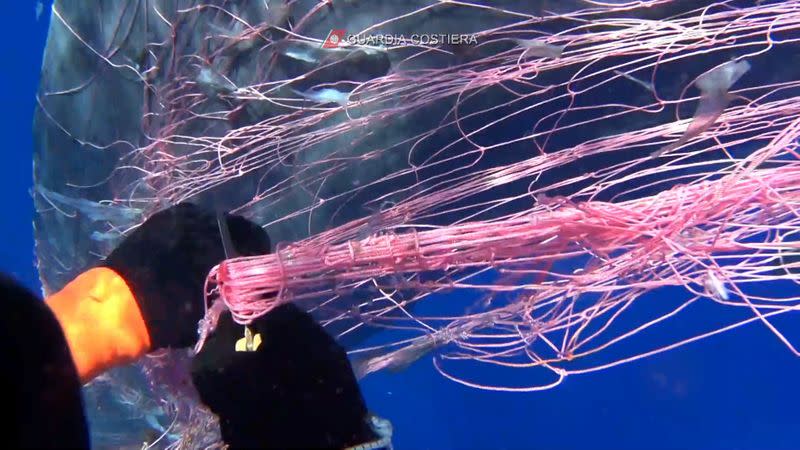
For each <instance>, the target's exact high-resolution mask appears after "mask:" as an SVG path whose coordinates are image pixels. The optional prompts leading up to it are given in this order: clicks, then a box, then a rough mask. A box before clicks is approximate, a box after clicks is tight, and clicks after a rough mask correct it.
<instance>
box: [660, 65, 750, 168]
mask: <svg viewBox="0 0 800 450" xmlns="http://www.w3.org/2000/svg"><path fill="white" fill-rule="evenodd" d="M748 70H750V63H748V62H747V61H745V60H741V61H728V62H727V63H725V64H722V65H721V66H717V67H715V68H713V69H711V70H709V71H708V72H706V73H704V74H702V75H700V76H699V77H698V78H697V81H695V83H694V85H695V86H696V87H697V88H698V89H700V103H698V105H697V111H695V113H694V116H693V117H692V121H691V122H690V123H689V127H688V128H687V129H686V131H685V132H684V133H683V135H681V137H680V138H679V139H678V140H677V141H675V142H673V143H672V144H669V145H667V146H664V147H661V148H660V149H658V150H656V151H655V152H653V153H652V154H651V156H652V157H654V158H655V157H659V156H661V155H663V154H665V153H669V152H671V151H672V150H675V149H676V148H678V147H680V146H682V145H683V144H685V143H687V142H689V140H690V139H692V138H694V137H696V136H699V135H700V134H702V133H703V132H705V131H706V130H708V129H709V128H711V126H712V125H714V123H715V122H716V121H717V119H719V116H721V115H722V112H723V111H724V110H725V108H726V107H727V106H728V103H730V101H731V97H730V95H729V94H728V90H729V89H730V88H731V86H733V84H734V83H736V82H737V81H738V80H739V78H741V77H742V75H744V74H745V73H746V72H747V71H748Z"/></svg>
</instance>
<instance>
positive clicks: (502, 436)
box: [0, 0, 800, 450]
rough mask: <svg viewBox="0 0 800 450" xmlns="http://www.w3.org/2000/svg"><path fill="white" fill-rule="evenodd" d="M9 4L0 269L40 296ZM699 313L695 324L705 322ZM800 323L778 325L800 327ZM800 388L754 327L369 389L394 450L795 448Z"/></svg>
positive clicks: (396, 378) (787, 360) (15, 5)
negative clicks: (527, 380) (680, 344)
mask: <svg viewBox="0 0 800 450" xmlns="http://www.w3.org/2000/svg"><path fill="white" fill-rule="evenodd" d="M110 1H115V0H110ZM120 1H121V0H120ZM6 3H7V4H6V5H4V11H5V12H6V15H5V26H4V28H3V33H4V36H3V40H2V42H3V46H4V51H3V54H2V61H3V67H2V70H0V77H1V78H0V86H1V87H2V89H3V97H4V98H5V101H4V102H3V111H4V113H3V120H2V127H3V129H2V134H0V136H2V137H3V138H4V142H3V152H2V154H3V161H2V164H0V183H1V186H2V191H1V192H2V195H3V200H4V201H3V202H2V213H0V217H2V220H0V237H2V239H3V243H2V245H0V269H2V270H3V271H4V272H6V273H9V272H10V273H12V274H14V275H15V276H16V277H17V278H18V279H20V280H21V281H22V282H23V283H25V284H26V285H27V286H29V287H31V288H34V289H37V291H38V281H37V278H36V274H35V268H34V253H33V237H32V226H31V221H32V202H31V198H30V196H29V194H28V189H29V188H30V186H31V183H32V181H31V171H32V170H31V149H32V139H31V121H32V116H33V107H34V102H35V98H34V95H35V91H36V86H37V82H38V81H37V80H38V74H39V70H40V65H41V57H42V49H43V48H44V42H45V37H46V32H47V20H48V17H49V14H48V11H49V9H48V8H49V6H48V7H46V9H45V13H44V14H43V15H42V19H41V20H40V21H39V22H36V21H35V13H34V11H35V2H33V1H19V2H6ZM709 311H710V313H714V312H715V311H719V309H718V308H717V309H715V310H709ZM703 314H704V313H702V312H701V313H695V316H693V317H692V318H691V321H693V322H694V323H695V324H696V325H702V323H703V322H704V321H706V320H710V319H711V318H710V317H708V316H704V315H703ZM796 320H797V319H796V317H792V316H789V317H786V318H784V320H781V321H780V324H781V325H782V327H783V329H784V330H787V329H788V330H789V331H792V329H794V330H798V328H799V327H798V325H797V322H796ZM796 334H797V333H796ZM799 385H800V359H798V358H797V357H795V356H793V355H792V354H791V353H790V352H789V351H788V350H787V349H786V348H785V347H784V346H783V345H782V344H781V343H780V342H778V340H777V339H776V338H775V337H774V336H773V335H772V334H770V333H769V332H768V331H767V330H766V329H765V328H764V327H763V326H760V325H753V326H749V327H747V328H743V329H740V330H737V331H734V332H732V333H728V334H725V335H722V336H719V337H716V338H712V339H709V340H706V341H703V342H700V343H697V344H693V345H689V346H687V347H684V348H681V349H679V350H676V351H673V352H670V353H667V354H664V355H660V356H656V357H652V358H649V359H645V360H643V361H639V362H635V363H632V364H629V365H625V366H622V367H618V368H613V369H609V370H606V371H603V372H599V373H594V374H589V375H583V376H577V377H572V378H568V379H567V380H566V381H565V382H564V383H563V384H562V385H561V386H559V387H558V388H556V389H553V390H550V391H546V392H540V393H532V394H511V393H492V392H483V391H477V390H474V389H469V388H466V387H462V386H460V385H457V384H455V383H452V382H450V381H448V380H446V379H444V378H442V377H441V376H439V375H438V374H436V373H435V371H434V370H433V367H432V365H431V363H430V360H429V359H427V360H426V359H423V360H421V361H419V362H418V363H417V364H415V365H414V366H412V367H411V368H410V369H409V370H407V371H405V372H402V373H399V374H378V375H373V376H372V377H370V378H368V379H367V380H366V381H365V382H364V389H365V395H366V397H367V399H368V402H369V404H370V406H371V407H372V409H373V410H374V411H375V412H376V413H378V414H380V415H382V416H384V417H387V418H389V419H391V420H392V421H393V423H394V425H395V430H396V439H395V445H396V448H398V449H401V450H402V449H417V448H429V449H448V448H453V449H487V448H509V449H510V448H541V449H568V448H569V449H800V394H799V393H800V386H799Z"/></svg>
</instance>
